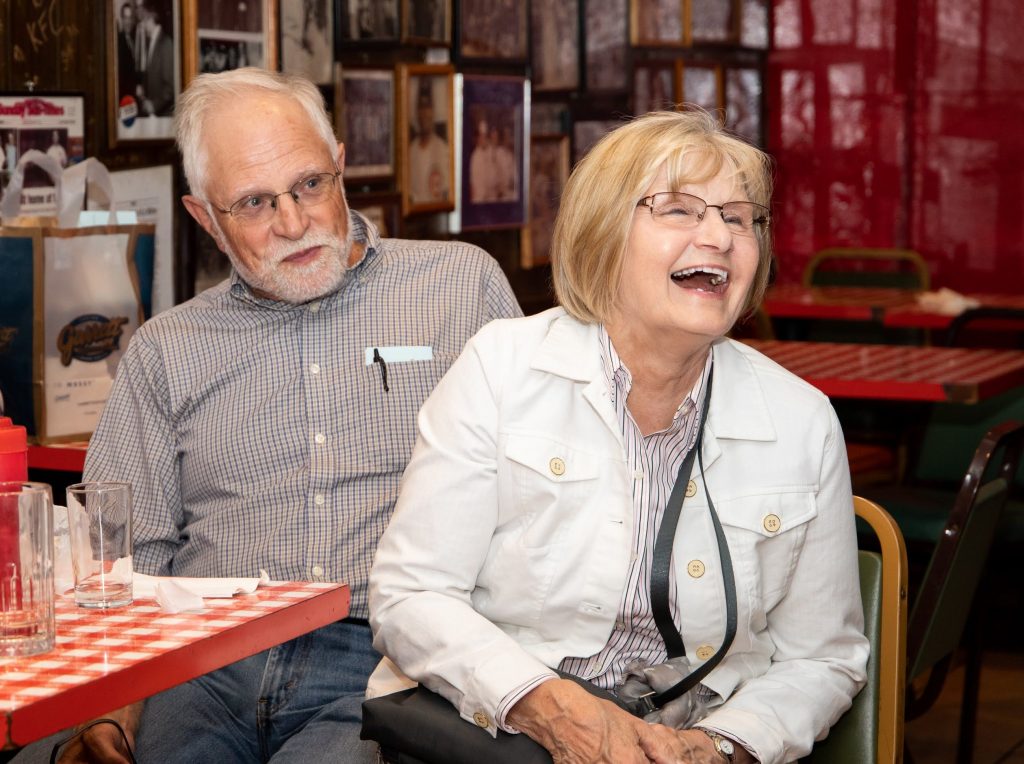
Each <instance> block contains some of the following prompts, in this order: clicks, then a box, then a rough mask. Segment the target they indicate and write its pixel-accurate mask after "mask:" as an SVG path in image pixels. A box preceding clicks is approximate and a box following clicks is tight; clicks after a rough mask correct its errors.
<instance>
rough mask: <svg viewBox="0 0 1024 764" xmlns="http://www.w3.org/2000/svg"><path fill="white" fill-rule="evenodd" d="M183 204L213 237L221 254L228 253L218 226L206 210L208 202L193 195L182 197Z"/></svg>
mask: <svg viewBox="0 0 1024 764" xmlns="http://www.w3.org/2000/svg"><path fill="white" fill-rule="evenodd" d="M181 202H182V204H184V205H185V209H186V210H188V214H189V215H191V216H192V217H193V218H194V219H195V221H196V222H197V223H199V225H201V226H202V227H203V230H204V231H206V232H207V233H208V234H210V236H211V237H213V240H214V241H215V242H216V243H217V248H218V249H219V250H220V251H221V252H226V251H227V249H226V248H225V246H224V242H223V241H222V240H221V237H220V231H219V230H218V228H217V226H215V225H214V224H213V219H212V218H211V217H210V212H209V210H207V208H206V202H204V201H203V200H202V199H200V198H199V197H197V196H192V195H191V194H186V195H185V196H183V197H181Z"/></svg>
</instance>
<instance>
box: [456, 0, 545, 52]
mask: <svg viewBox="0 0 1024 764" xmlns="http://www.w3.org/2000/svg"><path fill="white" fill-rule="evenodd" d="M458 7H459V23H458V26H457V29H458V44H457V45H456V50H457V53H458V57H459V60H460V61H474V60H475V61H504V62H516V63H526V60H527V53H528V51H529V38H528V35H529V26H528V24H529V18H528V15H527V14H528V11H529V4H528V3H524V2H517V0H460V2H459V4H458Z"/></svg>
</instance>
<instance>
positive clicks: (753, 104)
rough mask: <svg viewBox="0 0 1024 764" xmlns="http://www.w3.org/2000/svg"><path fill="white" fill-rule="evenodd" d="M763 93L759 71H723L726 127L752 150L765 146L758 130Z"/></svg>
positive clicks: (753, 69) (739, 69)
mask: <svg viewBox="0 0 1024 764" xmlns="http://www.w3.org/2000/svg"><path fill="white" fill-rule="evenodd" d="M763 90H764V82H763V79H762V74H761V70H760V69H756V68H754V67H729V68H727V69H726V70H725V126H726V127H727V128H728V129H729V130H731V131H732V132H734V133H735V134H736V135H738V136H740V137H741V138H743V139H744V140H746V141H748V142H750V143H752V144H753V145H755V146H761V145H763V142H764V141H763V135H762V126H761V96H762V91H763Z"/></svg>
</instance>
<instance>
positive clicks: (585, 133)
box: [572, 119, 623, 166]
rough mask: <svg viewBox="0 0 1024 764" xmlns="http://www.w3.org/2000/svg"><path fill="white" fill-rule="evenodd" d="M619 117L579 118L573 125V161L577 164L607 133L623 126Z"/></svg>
mask: <svg viewBox="0 0 1024 764" xmlns="http://www.w3.org/2000/svg"><path fill="white" fill-rule="evenodd" d="M622 124H623V123H622V121H621V120H618V119H577V120H576V121H575V122H573V125H572V163H573V166H575V165H576V164H577V163H578V162H579V161H580V160H581V159H583V157H585V156H586V155H587V152H588V151H590V149H592V148H593V147H594V144H596V143H597V142H598V141H599V140H601V139H602V138H603V137H604V136H605V134H606V133H609V132H611V131H612V130H614V129H615V128H617V127H621V126H622Z"/></svg>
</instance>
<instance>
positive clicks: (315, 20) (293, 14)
mask: <svg viewBox="0 0 1024 764" xmlns="http://www.w3.org/2000/svg"><path fill="white" fill-rule="evenodd" d="M279 2H280V6H281V8H280V10H281V71H283V72H287V73H289V74H301V75H303V76H305V77H306V78H308V79H309V80H311V81H312V82H315V83H316V84H317V85H330V84H331V77H332V65H333V62H334V13H333V11H332V8H333V7H334V3H333V2H332V0H279Z"/></svg>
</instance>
